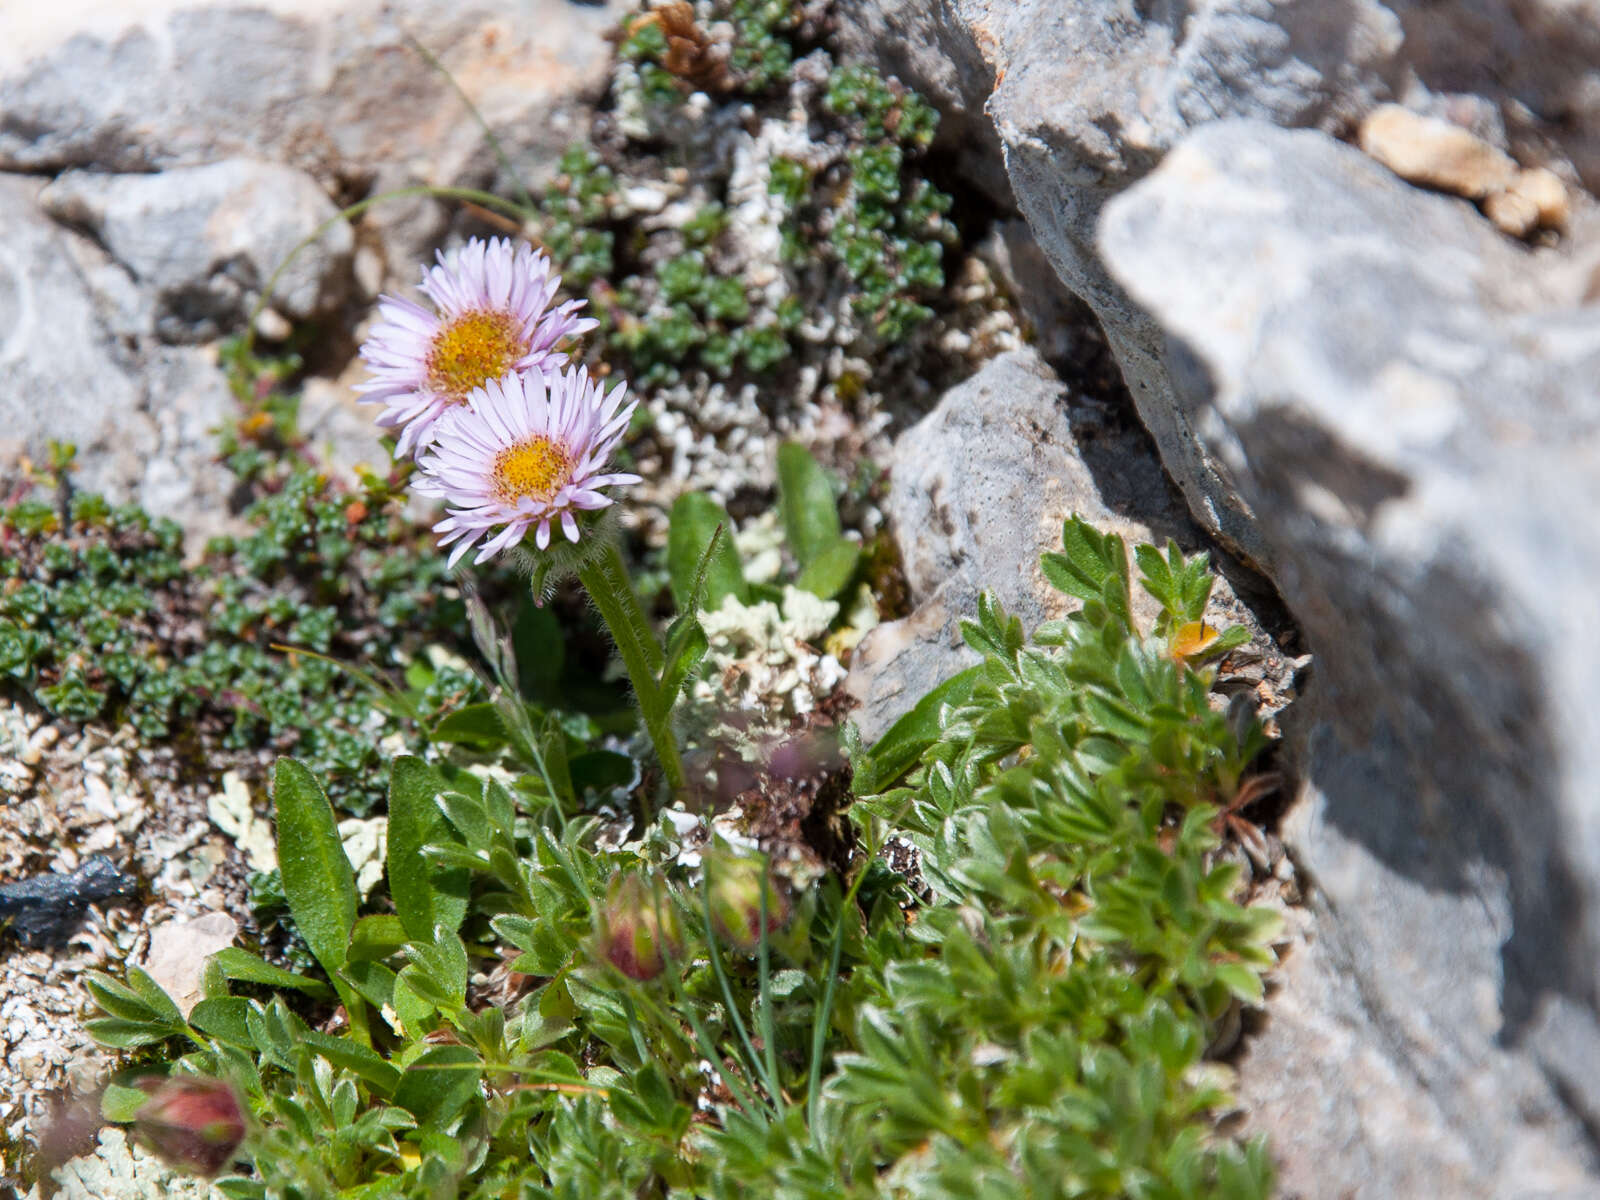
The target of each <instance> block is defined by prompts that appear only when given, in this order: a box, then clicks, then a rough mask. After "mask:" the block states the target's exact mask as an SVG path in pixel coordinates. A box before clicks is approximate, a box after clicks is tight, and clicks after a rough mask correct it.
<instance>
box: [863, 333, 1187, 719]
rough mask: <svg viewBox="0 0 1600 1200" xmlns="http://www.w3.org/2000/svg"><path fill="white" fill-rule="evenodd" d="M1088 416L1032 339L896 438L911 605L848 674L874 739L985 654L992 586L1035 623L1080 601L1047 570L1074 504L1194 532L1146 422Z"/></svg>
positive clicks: (1121, 527) (1097, 519) (1139, 525)
mask: <svg viewBox="0 0 1600 1200" xmlns="http://www.w3.org/2000/svg"><path fill="white" fill-rule="evenodd" d="M1108 419H1109V418H1108V417H1107V414H1105V413H1103V412H1100V411H1097V410H1085V411H1082V412H1080V413H1079V414H1078V422H1077V428H1076V429H1075V428H1074V421H1073V419H1072V417H1071V416H1070V415H1069V412H1068V407H1067V397H1066V389H1065V387H1064V386H1063V385H1062V383H1061V381H1060V380H1059V379H1057V378H1056V376H1055V375H1054V373H1053V372H1052V371H1051V370H1050V368H1049V367H1047V366H1045V365H1044V363H1043V362H1041V361H1040V360H1039V357H1038V355H1037V354H1036V353H1035V352H1034V351H1033V350H1031V349H1030V350H1018V351H1013V352H1011V353H1009V354H1002V355H1001V356H999V357H998V358H996V359H993V360H992V361H991V362H989V363H988V364H987V365H985V366H984V368H983V369H982V370H981V371H979V372H978V373H977V374H976V375H974V376H973V377H972V378H971V379H969V380H967V381H966V382H965V383H962V384H959V385H958V386H956V387H954V388H951V389H950V391H948V392H946V393H945V395H944V398H943V399H942V400H940V402H939V406H938V407H937V408H935V409H934V411H933V412H932V413H930V414H929V415H928V416H926V417H924V418H923V419H922V420H921V421H920V422H918V423H917V424H916V425H915V426H913V427H912V428H911V429H908V430H907V431H906V432H905V433H903V434H902V435H901V436H900V438H899V439H898V440H897V441H896V442H895V448H894V456H893V458H892V459H891V461H890V464H889V470H890V476H889V479H890V483H889V497H888V501H887V505H886V509H887V513H888V517H889V522H890V528H891V529H892V530H893V532H894V534H895V536H896V538H897V540H898V541H899V544H900V552H901V556H902V558H903V561H904V564H905V574H906V582H907V584H908V585H909V588H910V591H911V597H912V600H913V602H914V603H915V605H916V608H915V611H914V612H913V613H912V615H911V616H909V617H906V618H905V619H903V620H900V621H893V622H890V623H888V624H885V625H880V626H878V627H877V628H876V629H874V630H872V631H871V632H870V633H869V634H868V635H867V636H866V638H865V639H863V640H862V642H861V644H860V645H859V646H858V647H857V648H856V651H855V656H854V658H853V659H852V662H851V669H850V677H849V679H848V680H847V682H846V687H847V688H848V689H849V690H850V692H851V694H852V695H854V696H855V697H856V698H857V699H858V700H860V701H861V702H862V707H861V709H859V710H858V711H857V712H855V713H854V714H852V719H853V720H855V721H856V722H857V724H858V725H859V726H860V728H861V731H862V734H863V736H864V737H866V738H867V739H868V740H869V741H870V740H872V739H874V738H876V737H877V736H878V735H879V734H881V733H882V732H883V731H884V730H885V729H886V728H888V726H889V725H890V724H891V723H893V721H894V719H895V718H896V717H898V716H900V714H901V713H903V712H905V711H907V710H908V709H910V708H911V706H912V705H914V704H915V703H916V702H917V701H918V700H919V699H921V698H922V696H923V695H924V694H925V693H926V692H927V691H928V690H929V689H931V688H932V687H933V686H934V685H936V684H938V683H939V682H941V681H942V680H944V679H947V678H948V677H949V676H951V675H954V674H955V673H956V672H957V671H959V670H961V669H962V668H963V667H965V666H967V665H968V664H969V663H971V662H975V661H977V656H976V654H975V653H974V652H973V651H972V650H970V649H969V648H968V647H967V646H966V644H965V643H964V642H963V641H962V640H961V621H962V620H964V619H971V618H972V617H973V616H974V615H975V614H976V612H977V600H978V593H979V592H980V591H985V590H987V591H988V592H989V593H991V594H992V595H993V596H994V597H995V598H996V599H997V600H999V601H1000V603H1001V604H1002V605H1004V606H1005V608H1006V609H1008V610H1009V611H1011V612H1013V613H1015V614H1016V615H1017V616H1019V617H1021V618H1022V623H1023V626H1024V627H1025V628H1027V629H1030V630H1031V629H1032V628H1034V626H1036V625H1038V624H1039V623H1040V622H1041V621H1044V620H1046V619H1048V618H1050V617H1058V616H1061V615H1062V614H1063V613H1064V612H1066V611H1067V609H1068V607H1069V605H1070V603H1071V602H1070V601H1069V600H1068V598H1067V597H1065V596H1063V595H1062V594H1061V593H1060V592H1057V591H1056V590H1055V589H1054V588H1052V587H1051V586H1050V585H1049V583H1048V582H1046V580H1045V579H1044V576H1043V575H1042V574H1041V573H1040V570H1039V556H1040V554H1042V553H1043V552H1044V551H1046V550H1049V549H1053V548H1057V547H1059V546H1060V544H1061V524H1062V522H1063V521H1064V520H1065V519H1066V518H1067V517H1069V516H1071V515H1072V514H1074V513H1076V514H1078V515H1079V516H1082V517H1084V518H1085V519H1087V520H1089V521H1092V522H1094V523H1095V524H1096V525H1098V526H1100V527H1102V528H1105V529H1109V530H1114V531H1116V532H1119V533H1122V534H1123V535H1124V537H1127V538H1128V539H1130V540H1134V539H1141V538H1148V537H1149V536H1150V535H1151V525H1155V526H1156V527H1157V528H1158V529H1159V530H1160V536H1161V537H1163V538H1164V537H1166V536H1168V535H1174V536H1178V537H1179V538H1180V539H1182V540H1186V541H1187V540H1191V539H1192V537H1193V536H1194V533H1195V531H1194V529H1193V527H1192V526H1191V525H1190V524H1189V522H1188V519H1187V517H1186V516H1185V514H1184V513H1183V511H1182V507H1181V505H1180V504H1178V503H1177V501H1176V497H1174V496H1173V494H1172V491H1171V488H1170V487H1169V485H1168V484H1167V481H1166V479H1165V477H1164V476H1163V475H1162V473H1161V469H1160V467H1159V465H1157V463H1156V462H1155V459H1154V457H1153V455H1152V454H1151V453H1150V452H1149V449H1148V445H1147V443H1145V442H1144V439H1143V436H1142V434H1140V433H1139V432H1138V431H1136V430H1118V429H1116V428H1115V426H1114V424H1110V425H1107V424H1101V422H1103V421H1106V420H1108Z"/></svg>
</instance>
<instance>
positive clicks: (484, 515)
mask: <svg viewBox="0 0 1600 1200" xmlns="http://www.w3.org/2000/svg"><path fill="white" fill-rule="evenodd" d="M627 391H628V389H627V387H626V385H624V384H621V383H619V384H617V385H616V386H615V387H614V388H612V389H611V392H610V393H609V394H606V393H605V392H604V390H603V389H602V388H601V386H600V384H599V383H598V382H596V381H595V380H594V379H591V378H590V376H589V372H588V370H587V369H586V368H584V367H578V368H576V369H572V368H567V369H564V370H561V371H559V372H553V373H545V374H541V373H540V372H537V371H535V372H530V373H528V374H525V375H512V376H510V377H509V378H506V379H494V380H490V381H489V382H488V383H486V384H484V385H483V387H481V388H478V389H477V390H476V391H474V392H473V393H472V395H471V396H470V397H469V398H468V400H467V403H466V404H462V405H453V406H451V407H450V408H449V409H448V410H447V411H446V412H445V413H444V415H443V416H442V417H440V418H439V422H438V425H437V427H436V429H435V436H434V441H433V444H432V445H431V446H429V447H428V449H427V451H426V452H425V453H424V454H423V455H421V456H420V457H419V458H418V460H417V465H418V466H419V467H420V468H421V471H422V478H421V479H419V480H417V481H416V483H415V484H414V485H413V486H414V487H415V488H416V490H417V491H419V492H423V493H425V494H428V495H432V496H438V497H440V498H442V499H443V500H444V502H445V504H446V506H447V507H448V509H449V515H448V516H446V517H445V519H444V520H442V521H440V522H439V523H438V524H437V525H435V526H434V527H433V529H434V532H435V533H438V534H441V535H443V536H441V537H440V538H439V545H441V546H448V545H449V544H450V543H451V542H455V543H456V548H455V549H454V550H453V551H452V552H451V554H450V565H451V566H455V564H456V560H457V559H459V558H460V557H461V556H462V555H463V554H465V553H466V552H467V551H468V550H470V549H472V547H473V546H474V544H476V543H477V542H478V541H479V540H480V539H485V538H487V540H486V541H484V542H483V545H482V546H481V547H480V548H479V550H478V557H477V558H476V559H474V560H473V561H474V562H480V563H481V562H483V561H484V560H485V559H487V558H489V557H491V556H492V555H495V554H498V553H499V552H500V551H501V550H504V549H505V548H506V547H507V546H514V545H516V544H518V543H519V542H521V541H522V539H523V538H524V537H525V536H527V533H528V531H529V530H530V529H531V530H533V531H534V543H535V544H536V545H537V546H538V547H539V549H541V550H544V549H546V548H548V547H549V545H550V526H551V525H552V524H553V523H555V522H557V521H559V522H560V523H561V531H562V532H563V533H564V534H566V537H567V540H568V541H569V542H576V541H577V540H578V521H577V515H576V514H577V513H578V512H580V511H584V510H594V509H601V508H605V507H606V506H608V505H609V504H610V503H611V497H609V496H604V495H602V494H601V493H600V490H599V489H601V488H603V487H611V486H613V485H616V484H627V483H638V482H639V476H637V475H628V474H623V473H618V472H610V473H607V472H606V470H605V468H606V463H607V461H608V460H609V459H610V458H611V454H612V452H613V451H614V450H616V448H617V444H618V443H619V442H620V441H621V440H622V435H623V433H625V432H626V431H627V428H628V420H629V418H631V417H632V416H633V410H634V406H635V405H637V404H638V401H637V400H628V398H627ZM624 401H626V403H624ZM495 530H498V532H494V531H495ZM491 534H492V536H491Z"/></svg>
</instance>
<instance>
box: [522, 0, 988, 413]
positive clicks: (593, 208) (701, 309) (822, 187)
mask: <svg viewBox="0 0 1600 1200" xmlns="http://www.w3.org/2000/svg"><path fill="white" fill-rule="evenodd" d="M712 18H713V19H712V20H711V21H710V22H706V21H702V20H701V19H700V18H698V17H696V15H695V12H694V10H693V9H691V8H690V6H689V5H687V4H669V5H664V6H658V7H656V8H653V9H651V10H650V11H648V12H643V13H638V14H635V15H633V16H632V17H630V18H628V19H627V20H626V21H625V22H624V24H623V29H622V36H621V40H620V43H619V47H618V57H619V59H620V60H621V61H622V62H623V63H626V64H632V67H633V72H634V76H636V80H637V82H636V83H628V84H627V86H628V87H635V86H636V87H637V88H638V90H639V93H640V98H642V102H643V107H644V109H645V110H646V111H647V112H649V113H653V114H654V117H653V118H652V121H653V122H654V123H655V124H652V126H651V129H652V132H651V134H650V135H649V136H648V137H647V141H648V140H650V139H651V138H654V137H660V138H661V139H662V140H665V141H668V142H673V141H677V142H682V143H683V144H682V145H681V146H680V147H679V150H678V152H676V153H673V154H670V155H666V156H663V158H662V160H661V166H662V168H663V169H668V168H669V166H677V165H679V164H680V163H682V161H683V160H684V158H685V157H687V158H688V159H689V160H690V163H691V166H690V174H691V177H701V178H706V179H710V180H713V181H715V180H717V179H718V178H719V177H726V176H727V173H728V169H729V168H728V164H726V163H724V162H720V161H709V160H707V158H706V145H705V144H704V143H705V139H703V138H696V137H691V136H689V135H688V134H686V133H684V132H683V130H682V129H679V128H678V126H676V125H674V124H673V123H672V122H671V121H670V120H667V119H666V118H667V116H668V115H669V114H672V113H677V114H679V115H680V116H682V114H683V112H684V111H686V110H683V109H682V106H683V104H684V102H685V101H686V100H687V98H688V96H689V95H690V93H691V92H693V91H697V90H698V91H703V92H705V93H707V94H708V95H710V96H711V97H712V98H713V101H714V102H719V103H734V102H744V101H741V100H740V98H741V97H746V98H748V103H750V104H752V105H754V106H756V107H757V108H758V109H762V108H765V109H768V110H769V111H771V112H772V115H773V116H777V115H778V113H779V112H780V111H782V112H783V116H784V117H785V118H787V115H788V114H787V112H786V111H783V110H780V109H779V108H778V106H779V104H780V103H783V102H785V101H784V100H783V98H781V97H779V96H778V95H777V90H778V89H779V87H780V86H781V85H782V84H783V83H785V82H786V81H787V80H788V79H789V78H790V75H791V69H792V67H793V61H794V55H795V52H796V49H795V44H794V42H795V39H796V38H799V37H802V36H804V32H803V29H802V13H801V10H800V6H798V5H796V4H793V3H791V2H790V0H718V2H717V3H716V4H714V5H713V6H712ZM713 29H714V30H715V31H716V36H713V32H712V31H713ZM729 30H731V35H729V34H728V33H727V31H729ZM730 37H731V40H728V38H730ZM623 78H624V77H623V76H619V81H620V80H622V79H623ZM628 78H630V79H631V78H633V76H629V77H628ZM618 86H619V88H620V87H622V86H623V84H622V83H621V82H619V85H618ZM804 94H805V95H806V96H808V97H810V100H809V105H810V110H811V111H810V113H809V116H810V118H811V119H812V120H813V121H815V122H817V123H818V124H820V125H821V126H822V128H823V129H824V131H825V136H824V137H823V138H822V139H819V147H821V148H822V157H823V158H824V159H826V160H827V163H826V165H825V166H823V167H821V168H820V169H819V168H813V167H812V166H810V165H808V164H806V163H803V162H800V161H798V160H795V159H790V158H783V157H779V158H776V159H775V160H773V161H771V162H770V163H769V164H767V166H768V169H769V181H768V189H769V191H770V193H771V194H772V195H773V196H775V197H778V198H780V200H781V202H782V209H783V213H784V215H783V217H782V219H781V222H780V226H781V228H780V236H781V238H782V245H783V259H784V262H785V263H786V264H787V266H788V270H786V271H785V272H784V273H783V274H784V278H783V279H782V280H781V281H779V282H777V283H768V284H763V285H762V286H760V287H752V286H750V285H749V283H748V282H747V280H746V278H745V272H744V267H745V266H746V265H747V264H743V263H740V262H737V261H736V259H737V253H738V249H737V239H728V238H727V237H726V236H725V235H726V233H727V232H728V225H729V220H728V214H727V212H726V210H725V208H724V205H723V201H724V200H725V199H726V197H725V196H722V195H719V194H717V193H718V184H717V183H716V182H713V183H712V185H711V187H710V188H709V189H708V190H709V191H710V192H711V195H710V196H707V197H705V198H704V200H703V202H702V205H701V207H700V209H699V211H698V212H695V213H694V214H693V215H692V216H690V217H689V218H688V219H687V220H686V221H680V222H679V223H678V224H677V225H676V227H669V226H667V225H665V224H663V223H661V222H651V221H642V220H639V219H637V218H636V217H635V216H633V215H631V214H629V213H628V212H627V210H626V206H617V205H615V203H614V202H615V201H616V200H617V192H618V182H617V177H616V175H615V174H614V173H613V172H612V171H611V170H610V169H608V168H607V167H606V166H605V165H604V164H603V163H602V161H601V158H600V156H599V154H598V152H597V151H596V150H595V149H594V148H593V147H590V146H576V147H574V148H573V149H571V150H570V151H569V152H568V154H567V157H566V159H564V160H563V164H562V171H561V174H560V175H559V176H558V177H557V179H556V181H555V184H554V185H553V186H552V187H551V188H549V189H547V191H546V193H545V195H544V197H543V198H542V200H541V201H540V202H539V203H538V205H537V206H536V211H535V212H533V213H531V214H530V225H531V228H532V230H533V231H534V234H535V236H537V238H538V239H539V240H540V241H541V242H542V243H543V244H544V245H545V247H546V248H547V249H548V250H549V251H550V253H551V255H552V257H553V258H554V259H555V260H556V262H557V264H558V265H559V266H560V267H561V268H562V270H563V277H564V279H565V281H566V283H567V285H568V286H570V287H573V288H575V289H584V290H586V291H587V298H588V301H589V308H588V311H589V313H590V314H591V315H593V316H595V317H596V318H598V319H599V321H600V325H601V327H600V330H599V332H598V333H597V335H596V337H595V339H594V343H593V347H592V358H593V359H594V360H595V361H599V362H607V363H610V364H612V365H615V366H619V367H622V368H623V369H624V370H625V372H626V374H627V375H628V377H629V379H630V380H631V381H632V382H633V383H634V384H635V385H636V386H639V387H645V388H648V387H651V386H655V385H669V384H673V383H677V382H678V381H679V380H681V379H682V378H683V376H684V373H685V372H688V371H696V370H699V371H704V372H705V373H707V374H708V375H710V376H712V377H713V378H716V379H759V378H761V377H763V376H770V375H771V374H772V373H773V372H774V371H776V370H778V369H779V368H781V367H782V366H783V364H785V363H786V362H788V361H791V360H792V359H794V358H795V357H796V356H797V355H799V354H801V353H803V351H804V343H803V340H802V338H801V336H800V328H801V325H802V323H803V321H804V316H805V314H806V312H807V311H808V310H811V309H814V308H816V307H817V306H818V305H821V304H833V303H836V300H837V297H838V296H839V295H840V294H841V293H843V294H844V295H846V296H847V297H848V302H849V304H850V307H851V311H852V312H853V314H854V318H855V321H856V322H857V323H858V324H859V325H860V326H861V327H862V328H861V331H860V336H861V340H862V341H863V342H864V343H865V345H864V346H863V347H862V348H863V349H873V350H876V349H880V348H882V347H883V346H886V345H895V344H898V343H901V342H903V341H905V340H906V339H907V338H908V337H909V336H910V335H911V333H912V332H913V330H914V329H916V328H917V327H918V326H919V325H920V324H922V323H923V322H924V321H926V320H928V319H929V318H930V317H931V316H932V315H933V313H934V311H935V305H936V304H937V303H938V302H939V299H940V297H941V296H942V295H943V294H944V292H945V267H944V259H945V255H946V253H947V251H949V250H950V249H951V248H952V247H954V246H955V245H956V244H957V242H958V237H957V234H956V231H955V228H954V226H953V224H952V223H951V222H950V220H949V219H948V216H947V214H948V212H949V210H950V206H951V198H950V197H949V196H948V195H947V194H945V193H944V192H942V191H940V190H939V189H938V188H937V187H934V186H933V185H932V184H931V183H929V182H928V181H927V180H926V179H925V178H923V176H922V173H921V172H922V162H923V159H924V156H925V153H926V151H927V149H928V147H929V145H930V144H931V143H932V140H933V135H934V132H935V130H936V128H937V124H938V114H937V112H935V110H934V109H933V108H932V107H931V106H930V105H929V104H928V103H927V102H926V101H924V100H923V99H922V98H921V97H919V96H918V95H917V94H916V92H914V91H912V90H911V89H909V88H906V87H904V86H903V85H901V84H900V83H899V82H898V81H895V80H886V79H884V78H882V77H880V76H879V75H877V74H876V73H875V72H873V71H872V70H871V69H869V68H866V67H861V66H847V67H839V68H837V69H835V70H834V71H833V73H832V75H831V76H830V78H829V82H828V84H827V86H826V87H825V88H822V89H812V90H809V91H807V92H805V93H804ZM625 100H627V96H625V95H624V96H622V97H620V98H619V104H622V103H623V101H625ZM684 120H685V121H688V118H684ZM662 122H665V123H664V124H662ZM623 124H624V126H625V127H627V126H626V122H623ZM680 124H681V122H680ZM690 124H692V122H690ZM656 125H660V128H659V129H658V128H656ZM684 127H685V128H687V127H688V126H687V125H685V126H684ZM629 128H631V127H629ZM634 135H635V136H646V135H645V134H642V133H640V132H639V131H638V130H634ZM686 139H687V140H686ZM641 159H642V161H645V162H650V161H652V160H651V158H650V156H649V155H648V154H646V155H642V156H641ZM629 166H630V167H633V166H636V163H630V164H629ZM619 169H621V168H619ZM618 266H622V267H624V271H623V272H621V273H614V272H613V268H615V267H618ZM628 267H631V268H632V270H631V271H630V270H627V269H626V268H628Z"/></svg>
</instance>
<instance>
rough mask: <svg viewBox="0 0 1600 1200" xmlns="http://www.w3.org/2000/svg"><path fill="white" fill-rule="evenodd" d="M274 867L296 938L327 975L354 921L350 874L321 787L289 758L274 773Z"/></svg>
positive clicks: (346, 946)
mask: <svg viewBox="0 0 1600 1200" xmlns="http://www.w3.org/2000/svg"><path fill="white" fill-rule="evenodd" d="M273 778H274V787H273V795H272V799H273V804H274V806H275V807H276V809H277V814H278V869H279V871H280V872H281V873H282V876H283V892H284V895H285V896H286V897H288V900H289V911H290V912H292V913H293V914H294V921H295V925H296V926H298V927H299V930H300V936H301V937H303V938H305V941H306V945H307V946H309V947H310V948H311V953H312V954H314V955H316V957H317V961H318V962H320V963H321V964H322V966H323V968H324V969H325V970H326V971H327V972H328V973H329V974H330V975H331V974H333V973H334V972H335V971H337V970H338V969H339V968H340V967H342V966H344V963H345V959H346V957H347V956H348V954H349V950H350V931H351V929H352V928H353V927H354V926H355V923H356V906H357V904H358V903H359V899H360V898H359V897H358V896H357V894H356V878H355V872H353V871H352V870H351V869H350V860H349V859H348V858H347V857H345V852H344V843H343V842H342V841H341V840H340V838H339V826H338V822H337V821H335V819H334V816H333V808H332V807H331V806H330V805H329V804H328V798H327V796H326V795H324V794H323V791H322V788H321V787H320V786H319V785H318V783H317V781H316V780H315V779H314V778H313V777H312V775H311V772H310V771H308V770H306V769H305V768H304V767H303V766H301V765H300V764H299V763H297V762H295V761H294V760H293V759H292V758H280V759H279V760H278V765H277V769H276V771H275V773H274V777H273Z"/></svg>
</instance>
